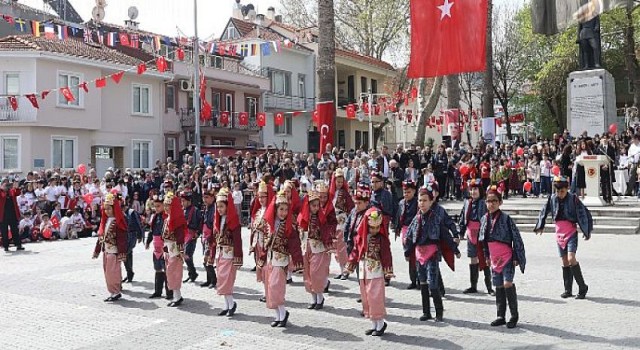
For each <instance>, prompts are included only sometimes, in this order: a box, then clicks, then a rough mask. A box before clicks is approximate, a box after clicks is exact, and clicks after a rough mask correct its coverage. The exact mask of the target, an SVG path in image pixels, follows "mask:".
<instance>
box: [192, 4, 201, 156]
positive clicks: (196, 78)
mask: <svg viewBox="0 0 640 350" xmlns="http://www.w3.org/2000/svg"><path fill="white" fill-rule="evenodd" d="M193 23H194V25H195V38H194V39H193V43H192V45H193V61H194V63H193V66H194V67H195V72H194V75H193V101H194V106H193V107H194V112H195V113H194V118H195V119H196V120H195V124H194V125H195V138H196V139H195V144H196V147H195V150H194V152H195V153H194V155H193V162H194V164H193V165H194V166H195V165H197V164H199V163H200V103H202V102H201V101H200V45H199V42H198V0H193Z"/></svg>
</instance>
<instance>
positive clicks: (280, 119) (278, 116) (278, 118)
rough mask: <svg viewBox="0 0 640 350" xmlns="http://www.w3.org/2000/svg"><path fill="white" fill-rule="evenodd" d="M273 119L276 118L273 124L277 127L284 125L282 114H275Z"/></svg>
mask: <svg viewBox="0 0 640 350" xmlns="http://www.w3.org/2000/svg"><path fill="white" fill-rule="evenodd" d="M275 118H276V119H275V123H276V125H277V126H280V125H282V124H284V114H282V113H276V116H275Z"/></svg>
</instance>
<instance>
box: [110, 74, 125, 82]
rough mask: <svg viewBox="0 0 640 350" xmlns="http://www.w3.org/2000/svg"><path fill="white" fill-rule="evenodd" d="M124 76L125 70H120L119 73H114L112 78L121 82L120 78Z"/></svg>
mask: <svg viewBox="0 0 640 350" xmlns="http://www.w3.org/2000/svg"><path fill="white" fill-rule="evenodd" d="M123 76H124V71H120V72H118V73H114V74H112V75H111V79H113V81H114V82H115V83H116V84H120V80H122V77H123Z"/></svg>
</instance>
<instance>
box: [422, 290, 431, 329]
mask: <svg viewBox="0 0 640 350" xmlns="http://www.w3.org/2000/svg"><path fill="white" fill-rule="evenodd" d="M420 293H421V295H422V316H421V317H420V321H426V320H430V319H432V318H433V317H431V300H430V299H429V285H428V284H421V285H420Z"/></svg>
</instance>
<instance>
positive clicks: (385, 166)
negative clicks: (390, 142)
mask: <svg viewBox="0 0 640 350" xmlns="http://www.w3.org/2000/svg"><path fill="white" fill-rule="evenodd" d="M390 161H391V155H390V154H389V147H387V146H382V153H380V155H379V156H378V158H376V168H377V170H378V172H380V173H381V174H382V176H383V177H384V181H386V180H387V178H389V162H390Z"/></svg>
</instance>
